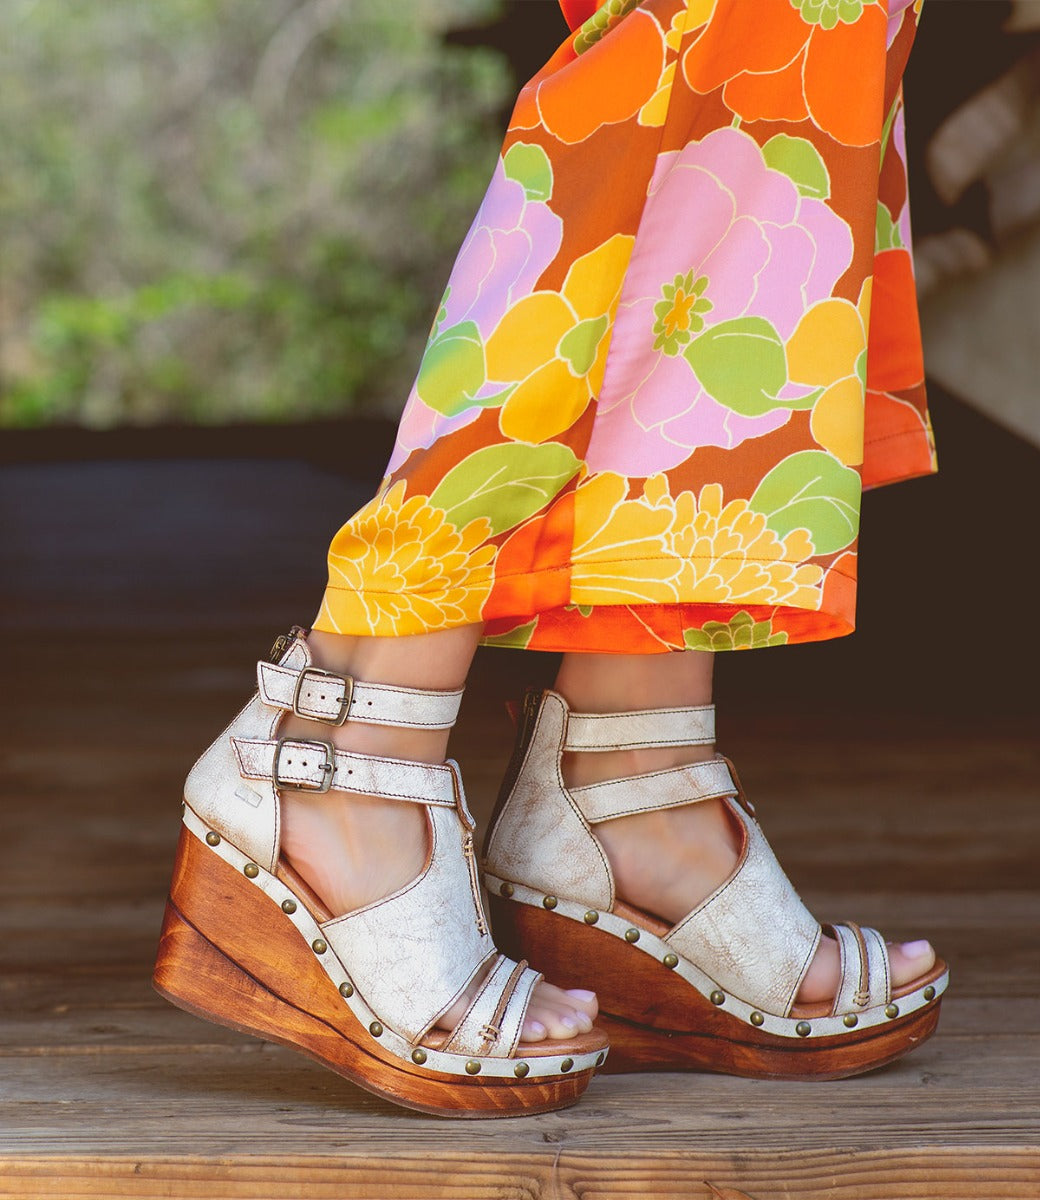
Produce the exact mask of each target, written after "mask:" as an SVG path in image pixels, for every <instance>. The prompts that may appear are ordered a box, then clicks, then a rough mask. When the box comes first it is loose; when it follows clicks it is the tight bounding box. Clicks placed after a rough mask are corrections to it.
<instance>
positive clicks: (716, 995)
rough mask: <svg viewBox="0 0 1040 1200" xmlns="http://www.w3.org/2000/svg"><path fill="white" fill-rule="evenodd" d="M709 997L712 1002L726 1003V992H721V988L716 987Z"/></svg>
mask: <svg viewBox="0 0 1040 1200" xmlns="http://www.w3.org/2000/svg"><path fill="white" fill-rule="evenodd" d="M708 999H709V1000H710V1001H711V1002H712V1004H725V1003H726V993H725V992H720V991H719V989H718V988H716V989H715V990H714V991H713V992H712V994H711V995H710V996H709V997H708Z"/></svg>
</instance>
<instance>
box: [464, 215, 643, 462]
mask: <svg viewBox="0 0 1040 1200" xmlns="http://www.w3.org/2000/svg"><path fill="white" fill-rule="evenodd" d="M634 242H635V238H633V237H631V236H630V235H627V234H615V235H614V236H613V237H611V238H608V239H607V241H605V242H604V243H603V244H602V245H600V246H597V247H596V249H595V250H590V251H589V253H588V254H584V255H582V256H581V258H578V259H576V260H575V261H574V262H573V263H572V264H571V268H570V270H569V271H568V272H567V277H566V279H565V280H564V281H563V287H562V289H561V290H560V291H559V292H549V291H544V292H532V293H531V294H530V295H528V296H525V297H524V298H523V299H522V300H520V301H519V302H518V303H517V304H514V305H513V307H512V308H510V309H509V310H508V311H507V312H506V314H505V315H504V316H503V317H502V319H501V321H499V323H498V325H497V326H496V327H495V329H494V331H493V332H492V333H491V336H490V337H489V338H488V340H487V345H486V347H485V355H486V362H487V378H488V379H489V380H492V381H494V382H496V383H498V384H501V386H502V387H509V386H510V385H513V384H515V386H514V387H513V389H512V391H511V392H510V393H509V395H508V397H507V398H506V401H505V403H504V404H503V405H502V409H501V412H500V414H499V426H500V428H501V430H502V433H503V434H504V435H505V436H506V437H507V438H511V439H512V440H514V441H518V442H546V441H551V440H552V439H553V438H554V437H556V435H557V434H559V433H562V432H563V430H565V429H568V428H569V427H570V426H571V425H573V424H574V422H575V421H576V420H577V419H578V418H579V417H580V416H581V414H582V413H583V412H584V411H585V409H586V408H587V407H588V404H589V401H590V400H591V399H592V397H593V396H595V395H596V393H597V392H598V390H599V387H600V384H601V383H602V382H603V372H604V371H605V370H606V365H607V350H608V349H609V346H610V330H611V327H612V324H613V320H614V313H615V310H616V309H617V304H618V300H619V299H620V296H621V284H622V282H623V281H624V277H625V270H626V268H627V267H628V260H629V257H630V256H631V253H632V246H633V244H634Z"/></svg>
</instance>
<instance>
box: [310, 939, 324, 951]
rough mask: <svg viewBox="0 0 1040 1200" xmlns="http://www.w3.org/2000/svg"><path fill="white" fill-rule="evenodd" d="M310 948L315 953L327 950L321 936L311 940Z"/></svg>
mask: <svg viewBox="0 0 1040 1200" xmlns="http://www.w3.org/2000/svg"><path fill="white" fill-rule="evenodd" d="M311 949H312V950H313V951H314V953H315V954H324V953H325V951H326V950H328V945H327V944H326V943H325V942H323V941H322V940H321V938H315V939H314V941H313V942H311Z"/></svg>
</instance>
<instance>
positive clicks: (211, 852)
mask: <svg viewBox="0 0 1040 1200" xmlns="http://www.w3.org/2000/svg"><path fill="white" fill-rule="evenodd" d="M274 658H275V660H276V661H272V662H261V663H260V664H258V679H259V690H258V693H257V694H256V695H255V696H254V697H253V699H252V700H251V701H250V702H249V703H248V704H247V705H246V707H245V708H244V709H243V710H242V712H241V713H239V714H238V716H237V717H236V718H235V720H234V721H233V722H232V723H231V725H230V726H229V727H228V729H227V730H225V732H224V733H223V734H222V735H221V737H220V738H218V739H217V741H216V742H215V743H214V744H213V746H211V747H210V749H209V750H207V751H206V753H205V754H203V756H202V757H201V758H200V759H199V761H198V763H196V765H195V767H194V768H193V770H192V772H191V774H190V775H189V777H188V782H187V785H186V792H185V806H184V820H183V829H182V832H181V839H180V844H179V847H178V851H177V858H176V863H175V866H174V873H173V882H172V884H171V888H170V898H169V902H168V904H167V909H166V916H165V920H164V924H163V930H162V935H161V941H160V946H159V954H158V960H157V963H156V967H155V977H154V981H155V986H156V988H157V990H158V991H159V992H160V994H162V995H163V996H165V997H166V998H167V999H169V1000H170V1001H172V1002H173V1003H174V1004H177V1005H178V1006H180V1007H181V1008H184V1009H186V1010H187V1011H188V1012H191V1013H194V1014H195V1015H197V1016H200V1017H203V1018H205V1019H207V1020H210V1021H214V1022H216V1023H218V1024H221V1025H226V1026H229V1027H230V1028H233V1029H238V1030H241V1031H244V1032H247V1033H251V1034H255V1035H257V1036H259V1037H262V1038H266V1039H267V1040H270V1041H274V1042H279V1043H281V1044H283V1045H287V1046H291V1047H293V1048H294V1049H297V1050H300V1051H301V1052H303V1053H305V1054H307V1055H309V1056H310V1057H312V1058H314V1059H316V1060H317V1061H319V1062H321V1063H323V1064H324V1065H325V1066H327V1067H329V1068H330V1069H332V1070H333V1071H336V1072H337V1073H338V1074H340V1075H342V1076H344V1077H345V1078H347V1079H350V1080H352V1081H353V1082H355V1083H357V1084H359V1085H360V1086H362V1087H364V1088H366V1089H367V1090H369V1091H370V1092H373V1093H375V1094H376V1095H379V1096H382V1097H385V1098H387V1099H389V1100H392V1101H394V1102H396V1103H398V1104H402V1105H404V1106H406V1107H408V1108H413V1109H417V1110H419V1111H422V1112H427V1113H434V1114H438V1115H446V1116H459V1117H463V1116H468V1117H491V1116H517V1115H522V1114H525V1113H537V1112H547V1111H551V1110H553V1109H557V1108H562V1107H565V1106H566V1105H568V1104H573V1103H574V1102H575V1101H576V1100H577V1099H578V1097H579V1096H580V1095H581V1093H582V1092H583V1091H584V1090H585V1088H586V1087H587V1086H588V1083H589V1080H590V1079H591V1077H592V1074H593V1072H594V1070H595V1069H596V1067H597V1066H600V1065H602V1063H603V1061H604V1059H605V1057H606V1049H607V1041H606V1038H605V1037H604V1036H603V1035H602V1033H600V1032H599V1031H598V1030H593V1031H592V1032H591V1033H588V1034H581V1035H576V1036H575V1037H574V1038H572V1039H570V1040H569V1041H567V1042H560V1041H552V1042H542V1043H533V1044H521V1042H520V1034H521V1030H522V1027H523V1020H524V1015H525V1013H526V1011H527V1005H528V1002H529V1000H530V997H531V993H532V991H533V989H534V987H535V985H536V983H537V982H538V981H539V979H541V975H540V974H539V973H537V972H535V971H533V970H532V969H531V968H530V967H528V966H527V964H526V962H523V961H520V962H516V961H513V960H512V959H509V958H507V957H506V956H505V955H502V954H499V953H498V952H497V951H496V949H495V946H494V943H493V942H492V940H491V937H490V934H489V932H488V923H487V919H486V916H485V914H484V911H483V907H482V904H481V897H480V893H479V889H478V887H477V886H476V877H475V873H474V869H473V866H472V862H473V857H472V830H473V820H472V817H471V816H470V814H469V810H468V808H467V807H466V802H465V796H464V793H463V790H462V782H461V779H460V777H459V773H458V767H457V765H456V764H455V763H453V762H448V763H445V764H443V765H427V764H420V763H413V762H407V761H405V760H396V759H385V758H377V757H374V756H368V755H359V754H348V753H345V752H342V751H338V750H336V749H334V748H333V747H332V746H331V745H330V744H328V743H326V742H320V741H314V742H310V741H304V740H297V739H288V738H279V737H277V727H278V725H279V723H280V721H281V720H282V718H283V715H284V714H285V713H286V712H290V711H291V712H295V713H296V714H297V715H299V716H304V717H310V718H311V719H314V720H321V721H329V720H346V719H350V718H351V717H355V719H359V718H357V713H359V712H362V713H364V719H365V720H367V721H378V722H379V723H383V724H398V725H410V726H413V727H414V726H416V725H419V724H423V725H426V726H427V727H429V726H431V725H434V726H437V725H438V723H439V727H441V728H447V727H448V726H450V725H451V724H452V722H453V721H454V719H455V713H456V712H457V709H458V702H459V698H460V695H461V693H458V692H423V691H418V690H415V689H405V688H393V687H388V686H383V685H375V684H365V683H360V682H354V681H352V680H350V679H349V678H344V677H341V676H335V675H332V674H330V673H329V672H325V671H321V670H317V669H316V668H314V667H313V666H312V665H311V660H310V654H309V651H308V647H307V643H306V638H305V635H304V633H303V631H302V630H294V631H293V633H292V634H291V635H290V636H289V637H288V638H287V639H281V640H280V643H279V644H278V649H277V652H276V653H275V655H274ZM285 787H293V788H295V789H297V790H302V791H308V790H309V791H316V792H325V791H328V790H329V789H337V790H342V791H346V792H349V791H357V792H362V793H364V794H368V795H373V794H374V795H379V796H387V797H392V798H394V799H397V800H400V801H401V802H403V803H412V804H419V805H421V806H423V807H424V809H425V811H426V813H427V817H428V821H429V830H430V847H431V850H430V854H429V857H428V860H427V863H426V866H425V868H424V869H423V871H422V872H421V873H420V875H419V876H418V877H417V878H416V879H415V880H413V881H412V882H411V883H410V884H408V885H406V886H405V887H404V888H402V889H400V890H399V891H398V892H396V893H394V894H393V895H391V896H388V897H386V898H385V899H384V900H382V901H379V902H377V903H375V904H370V905H367V906H365V907H364V908H363V909H359V910H357V911H356V912H351V913H347V914H345V915H343V916H333V917H330V916H329V915H328V914H327V913H323V912H322V911H320V908H319V906H318V905H316V903H315V902H314V899H313V897H312V896H311V895H310V894H309V892H308V889H306V887H305V886H303V885H301V883H300V881H299V880H298V879H296V878H295V877H294V876H293V874H292V873H291V871H289V870H287V869H286V867H285V865H284V864H283V863H281V861H280V858H279V848H278V828H279V789H280V788H285ZM467 991H468V992H469V993H470V1004H469V1006H468V1008H467V1011H466V1013H465V1015H464V1016H463V1018H462V1019H461V1020H460V1021H459V1022H458V1023H457V1024H456V1025H455V1027H454V1028H453V1029H450V1030H444V1029H440V1028H438V1020H439V1018H440V1017H441V1016H442V1014H443V1013H445V1012H446V1011H447V1010H448V1009H449V1008H451V1007H452V1005H453V1004H454V1003H455V1002H456V1001H457V1000H458V999H459V998H460V996H462V995H464V994H466V993H467Z"/></svg>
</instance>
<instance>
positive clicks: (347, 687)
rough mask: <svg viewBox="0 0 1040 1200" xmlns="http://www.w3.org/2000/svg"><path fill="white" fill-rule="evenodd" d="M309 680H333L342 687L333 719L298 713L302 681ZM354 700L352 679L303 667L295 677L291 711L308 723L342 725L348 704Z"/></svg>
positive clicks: (314, 668) (345, 717) (348, 676)
mask: <svg viewBox="0 0 1040 1200" xmlns="http://www.w3.org/2000/svg"><path fill="white" fill-rule="evenodd" d="M308 676H309V677H310V678H311V679H334V680H335V681H336V682H337V683H341V684H342V685H343V695H342V696H341V697H340V700H339V712H338V713H337V714H336V715H335V717H326V716H325V715H324V714H319V715H317V716H316V715H315V714H314V713H313V712H301V711H300V689H301V688H302V687H303V681H304V679H306V678H307V677H308ZM353 698H354V679H353V677H352V676H350V675H337V674H336V673H335V672H334V671H322V670H320V669H319V668H318V667H305V668H304V669H303V670H302V671H301V672H300V673H299V675H297V676H296V687H295V688H294V689H293V698H292V710H293V712H294V713H295V714H296V715H297V716H298V717H303V718H305V719H306V720H308V721H321V722H323V723H324V724H326V725H342V724H343V722H344V721H346V719H347V713H348V711H349V710H350V702H351V701H352V700H353Z"/></svg>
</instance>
